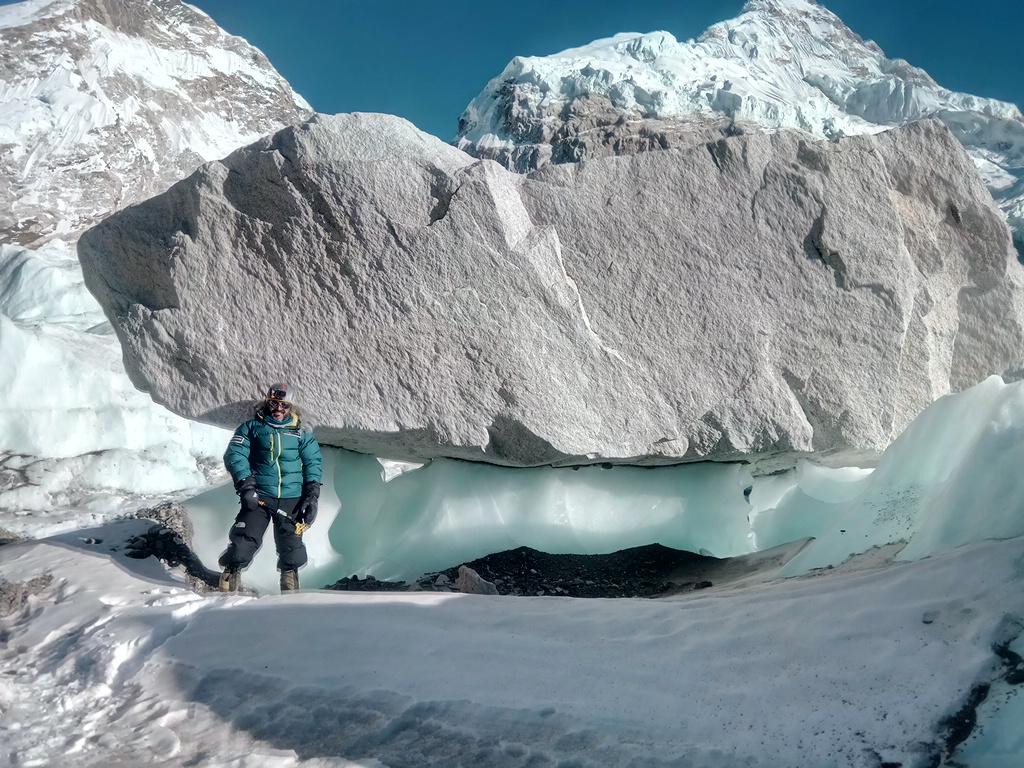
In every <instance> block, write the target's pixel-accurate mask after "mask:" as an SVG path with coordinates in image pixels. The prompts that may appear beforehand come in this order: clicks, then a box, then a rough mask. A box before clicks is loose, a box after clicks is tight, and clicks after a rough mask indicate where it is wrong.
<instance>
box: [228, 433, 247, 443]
mask: <svg viewBox="0 0 1024 768" xmlns="http://www.w3.org/2000/svg"><path fill="white" fill-rule="evenodd" d="M231 442H232V443H234V444H235V445H245V443H246V442H247V441H246V439H245V438H244V437H243V436H242V435H235V436H233V437H232V438H231Z"/></svg>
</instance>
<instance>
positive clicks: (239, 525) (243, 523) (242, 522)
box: [235, 520, 245, 528]
mask: <svg viewBox="0 0 1024 768" xmlns="http://www.w3.org/2000/svg"><path fill="white" fill-rule="evenodd" d="M235 528H245V520H239V521H238V522H237V523H235Z"/></svg>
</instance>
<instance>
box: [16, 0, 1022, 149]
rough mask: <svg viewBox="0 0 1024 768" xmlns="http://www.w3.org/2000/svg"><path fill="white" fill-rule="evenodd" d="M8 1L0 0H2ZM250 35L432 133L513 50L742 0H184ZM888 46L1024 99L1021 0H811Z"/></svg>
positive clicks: (671, 23) (672, 21)
mask: <svg viewBox="0 0 1024 768" xmlns="http://www.w3.org/2000/svg"><path fill="white" fill-rule="evenodd" d="M9 2H11V0H0V5H6V4H7V3H9ZM191 2H192V3H193V4H194V5H196V6H198V7H200V8H202V9H203V10H204V11H206V12H207V13H208V14H210V15H211V16H212V17H213V18H214V19H215V20H216V21H217V22H218V23H219V24H220V25H221V26H222V27H224V28H225V29H227V30H228V31H229V32H231V33H233V34H236V35H241V36H242V37H244V38H246V39H247V40H249V42H251V43H253V44H254V45H256V46H257V47H259V48H260V49H261V50H262V51H263V52H264V53H266V54H267V56H268V57H269V58H270V60H271V61H272V62H273V63H274V66H276V67H277V69H278V70H279V71H280V72H281V73H282V74H283V75H284V76H285V77H286V78H288V80H289V81H290V82H291V83H292V85H293V87H294V88H295V89H296V90H297V91H298V92H299V93H301V94H302V95H303V96H305V97H306V99H308V100H309V102H310V103H311V104H312V105H313V107H314V108H315V109H317V110H318V111H320V112H328V113H333V112H355V111H362V112H390V113H392V114H396V115H401V116H402V117H405V118H408V119H409V120H411V121H412V122H413V123H415V124H416V125H417V126H419V127H420V128H422V129H423V130H425V131H428V132H430V133H433V134H434V135H436V136H439V137H441V138H442V139H445V140H449V139H451V138H453V137H454V135H455V130H456V125H457V123H458V119H459V115H460V114H461V113H462V110H463V109H464V108H465V107H466V105H467V104H468V103H469V101H470V100H471V99H472V98H473V97H474V96H476V94H477V93H479V92H480V90H481V89H482V88H483V87H484V85H485V84H486V83H487V81H488V80H490V79H491V78H492V77H494V76H495V75H497V74H498V73H499V72H501V70H502V69H503V68H504V66H505V64H507V63H508V61H509V60H510V59H511V58H512V57H513V56H516V55H524V56H528V55H544V54H549V53H555V52H557V51H560V50H563V49H565V48H571V47H574V46H579V45H583V44H585V43H589V42H590V41H591V40H596V39H598V38H601V37H609V36H611V35H613V34H615V33H616V32H652V31H654V30H658V29H664V30H667V31H669V32H671V33H672V34H674V35H675V36H676V37H677V38H678V39H680V40H686V39H687V38H690V37H697V36H698V35H700V33H701V32H703V31H704V30H705V29H706V28H707V27H708V26H710V25H711V24H713V23H715V22H716V21H723V20H725V19H729V18H732V17H734V16H736V15H738V14H739V12H740V10H741V9H742V8H743V5H744V0H631V1H630V2H623V1H622V0H590V2H569V1H568V0H516V1H515V2H514V3H485V2H481V0H444V2H440V3H433V2H429V1H428V0H288V2H284V1H283V0H191ZM819 2H822V4H823V5H825V6H826V7H828V8H829V9H831V10H832V11H833V12H834V13H836V14H837V15H838V16H839V17H840V18H841V19H843V20H844V21H845V22H846V23H847V25H849V26H850V27H851V28H852V29H853V30H854V31H855V32H857V33H858V34H860V35H861V37H864V38H868V39H872V40H874V41H875V42H877V43H878V44H879V45H881V46H882V48H883V49H884V50H885V52H886V54H888V55H889V56H890V57H893V58H895V57H900V58H904V59H907V60H908V61H909V62H910V63H912V64H914V65H916V66H919V67H922V68H924V69H925V70H927V71H928V72H929V73H930V74H931V75H932V77H934V78H935V79H936V80H937V81H938V82H939V83H941V84H942V85H944V86H946V87H947V88H952V89H953V90H957V91H966V92H968V93H973V94H976V95H978V96H989V97H993V98H998V99H1003V100H1005V101H1011V102H1013V103H1015V104H1017V105H1018V106H1024V75H1022V71H1024V67H1022V64H1021V60H1020V53H1019V52H1020V50H1021V48H1022V46H1021V42H1020V41H1021V35H1022V31H1024V0H819Z"/></svg>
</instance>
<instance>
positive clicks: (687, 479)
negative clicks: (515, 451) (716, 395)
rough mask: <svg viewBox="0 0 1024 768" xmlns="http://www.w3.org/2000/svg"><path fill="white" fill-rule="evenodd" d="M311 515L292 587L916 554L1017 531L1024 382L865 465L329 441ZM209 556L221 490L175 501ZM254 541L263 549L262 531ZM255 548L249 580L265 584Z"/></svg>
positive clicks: (222, 537) (934, 421)
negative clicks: (601, 557) (495, 455)
mask: <svg viewBox="0 0 1024 768" xmlns="http://www.w3.org/2000/svg"><path fill="white" fill-rule="evenodd" d="M325 459H326V463H325V478H326V485H325V488H324V492H323V494H322V496H321V513H320V518H319V520H318V522H317V524H316V526H315V527H314V528H313V529H312V531H311V532H310V533H309V534H307V537H306V543H307V547H308V548H309V553H310V565H309V566H308V567H307V570H306V572H305V574H304V583H305V584H307V585H310V586H313V585H322V584H327V583H330V582H333V581H334V580H336V579H338V578H341V577H344V576H349V575H352V574H358V575H360V576H366V575H368V574H369V575H373V576H375V577H377V578H379V579H404V580H411V579H414V578H416V577H417V576H419V575H421V574H422V573H424V572H427V571H432V570H440V569H442V568H446V567H450V566H452V565H455V564H458V563H461V562H464V561H467V560H472V559H474V558H477V557H482V556H484V555H486V554H489V553H493V552H498V551H502V550H506V549H512V548H515V547H518V546H524V545H525V546H530V547H534V548H536V549H540V550H543V551H546V552H552V553H566V552H575V553H585V554H593V553H601V552H612V551H615V550H617V549H623V548H626V547H631V546H639V545H643V544H649V543H652V542H659V543H661V544H663V545H665V546H670V547H676V548H679V549H687V550H690V551H694V552H704V553H706V554H710V555H714V556H717V557H728V556H733V555H739V554H745V553H748V552H753V551H756V550H759V549H768V548H771V547H774V546H776V545H779V544H783V543H785V542H789V541H795V540H798V539H802V538H805V537H814V538H815V541H814V542H812V543H811V544H810V545H809V546H808V547H807V548H805V549H804V550H803V551H802V552H801V553H800V554H799V555H798V556H797V557H796V558H795V559H794V560H792V561H791V562H790V563H789V565H788V566H787V568H786V570H785V573H786V574H787V575H797V574H801V573H806V572H808V571H810V570H812V569H815V568H824V567H828V566H835V565H839V564H841V563H842V562H844V561H845V560H846V559H847V558H849V557H850V556H851V555H854V554H857V553H861V552H865V551H866V550H869V549H871V548H873V547H881V546H884V545H887V544H893V543H900V544H901V545H902V544H905V547H904V548H903V549H902V552H901V553H900V555H899V556H900V557H901V558H902V559H905V560H910V559H919V558H921V557H925V556H927V555H931V554H935V553H937V552H942V551H946V550H949V549H953V548H955V547H958V546H960V545H963V544H967V543H970V542H974V541H978V540H981V539H988V538H1009V537H1013V536H1019V535H1024V492H1022V491H1024V489H1022V487H1021V480H1020V473H1019V471H1018V468H1019V467H1020V466H1022V465H1024V382H1021V383H1013V384H1006V383H1004V382H1003V381H1002V380H1001V379H999V378H998V377H991V378H989V379H987V380H985V381H983V382H982V383H980V384H978V385H976V386H975V387H973V388H971V389H969V390H967V391H965V392H962V393H959V394H955V395H947V396H945V397H943V398H941V399H939V400H938V401H936V402H935V403H934V404H933V405H931V406H930V407H929V408H927V409H926V410H925V411H924V412H923V413H922V414H921V415H920V416H919V417H918V418H917V419H916V420H914V422H913V423H912V424H911V425H910V427H908V429H907V430H906V431H905V432H904V433H903V434H902V435H901V436H900V437H899V439H897V440H896V441H895V442H894V443H893V444H892V445H891V446H890V447H889V449H888V450H886V452H885V453H884V454H883V455H882V457H881V459H880V460H879V463H878V466H877V468H875V469H873V470H872V469H870V468H861V467H840V468H830V467H824V466H818V465H815V464H813V463H811V462H809V461H802V462H801V463H800V464H799V465H798V467H797V468H796V469H794V470H791V471H788V472H786V473H784V474H777V475H768V476H762V477H753V476H752V475H751V472H750V467H749V466H748V465H746V464H741V463H733V464H724V463H723V464H718V463H711V462H704V463H698V464H682V465H676V466H672V467H653V468H642V467H624V466H611V467H608V468H603V467H600V466H588V467H580V468H578V469H568V468H558V469H555V468H550V467H549V468H532V469H515V468H509V467H498V466H493V465H487V464H476V463H471V462H464V461H458V460H452V459H435V460H434V461H432V462H429V463H428V464H426V465H424V466H422V467H420V468H409V467H403V469H405V471H404V472H402V473H401V474H395V472H394V468H393V467H390V466H389V467H382V466H381V463H380V462H378V461H377V460H376V459H375V458H374V457H372V456H369V455H364V454H356V453H351V452H348V451H343V450H340V449H333V448H327V449H325ZM186 506H187V507H188V509H189V511H190V514H191V516H192V519H193V524H194V526H195V531H196V537H195V543H196V550H197V552H198V553H199V554H200V556H201V557H202V558H203V559H204V560H205V561H206V562H208V563H212V562H213V561H215V560H216V557H217V556H218V555H219V553H220V552H221V551H222V550H223V548H224V546H225V545H226V541H227V539H226V536H227V531H228V527H229V525H230V522H231V520H232V519H233V517H234V514H235V512H236V499H235V496H234V493H233V491H232V489H231V487H230V486H223V487H220V488H216V489H213V490H211V491H208V492H206V493H204V494H202V495H200V496H198V497H195V498H193V499H192V500H190V501H189V502H188V504H187V505H186ZM265 548H267V549H271V550H272V546H271V545H270V543H269V538H268V541H267V543H266V544H265ZM274 562H275V558H274V557H273V556H272V554H267V553H264V554H263V555H262V556H258V557H257V560H256V562H255V564H254V565H253V566H252V568H251V570H250V573H249V574H248V575H247V579H248V581H249V582H250V583H251V584H252V585H253V586H256V587H257V588H259V589H264V590H269V589H272V588H273V585H274V584H276V574H275V573H274V570H273V566H274Z"/></svg>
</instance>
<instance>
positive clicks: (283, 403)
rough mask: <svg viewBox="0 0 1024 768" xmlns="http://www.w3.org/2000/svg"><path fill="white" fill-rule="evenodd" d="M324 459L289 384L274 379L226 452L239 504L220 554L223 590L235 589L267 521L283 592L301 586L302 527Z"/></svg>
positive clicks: (312, 511) (316, 494)
mask: <svg viewBox="0 0 1024 768" xmlns="http://www.w3.org/2000/svg"><path fill="white" fill-rule="evenodd" d="M322 463H323V460H322V458H321V456H320V445H319V443H317V441H316V438H314V437H313V433H312V431H310V430H309V428H308V427H303V426H302V422H301V417H300V414H299V411H298V409H297V408H296V407H295V403H294V401H293V400H292V397H291V393H290V392H289V388H288V385H287V384H274V385H273V386H272V387H270V389H269V390H268V391H267V396H266V398H265V399H264V400H263V401H262V402H261V403H259V404H258V405H257V406H256V412H255V415H254V416H253V418H251V419H249V420H248V421H246V422H245V423H244V424H242V425H241V426H240V427H239V428H238V429H236V430H235V434H234V435H233V436H232V437H231V442H230V443H229V444H228V449H227V451H226V452H225V453H224V465H225V466H226V467H227V469H228V472H230V473H231V479H232V480H234V482H235V491H236V492H237V493H238V496H239V499H240V500H241V503H242V509H241V511H240V512H239V513H238V516H237V517H236V518H235V523H234V525H232V526H231V531H230V532H229V534H228V540H229V542H230V543H229V544H228V548H227V549H226V550H225V551H224V554H222V555H221V556H220V561H219V562H220V565H221V567H222V568H223V569H224V571H223V573H221V577H220V590H221V592H234V591H236V590H238V588H239V586H240V581H241V579H240V575H239V574H240V571H241V570H242V569H243V568H246V567H247V566H248V565H249V563H251V562H252V559H253V557H254V556H255V555H256V551H257V550H258V549H259V548H260V545H261V544H262V543H263V534H264V533H266V530H267V525H268V524H269V523H270V522H271V521H273V523H274V544H275V545H276V547H277V568H278V570H279V571H281V591H282V592H289V591H291V590H295V589H298V588H299V568H301V567H302V566H303V565H305V564H306V547H305V545H304V544H303V543H302V532H303V531H304V530H305V529H306V528H309V527H310V526H311V525H312V524H313V522H314V521H315V520H316V511H317V500H318V499H319V498H320V479H321V465H322Z"/></svg>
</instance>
